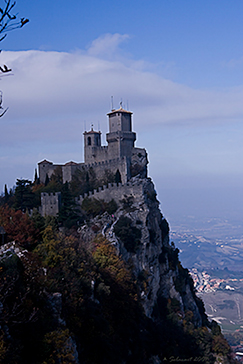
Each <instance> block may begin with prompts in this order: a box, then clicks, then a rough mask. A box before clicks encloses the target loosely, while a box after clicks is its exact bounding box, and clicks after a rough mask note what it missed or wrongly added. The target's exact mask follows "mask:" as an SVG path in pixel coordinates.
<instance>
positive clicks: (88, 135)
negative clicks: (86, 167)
mask: <svg viewBox="0 0 243 364" xmlns="http://www.w3.org/2000/svg"><path fill="white" fill-rule="evenodd" d="M100 136H101V132H100V131H94V130H93V128H91V130H90V131H88V132H87V131H85V132H84V160H85V163H92V162H94V161H95V160H96V159H97V156H98V155H99V152H100V149H101V137H100Z"/></svg>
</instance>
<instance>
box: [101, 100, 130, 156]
mask: <svg viewBox="0 0 243 364" xmlns="http://www.w3.org/2000/svg"><path fill="white" fill-rule="evenodd" d="M107 115H108V116H109V133H108V134H106V140H107V142H108V151H109V156H113V158H120V157H131V155H132V149H133V148H134V142H135V140H136V133H134V132H132V112H131V111H126V110H124V109H123V108H122V106H121V107H120V109H118V110H114V109H113V110H112V111H111V112H109V113H108V114H107Z"/></svg>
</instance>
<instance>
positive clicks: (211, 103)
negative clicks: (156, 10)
mask: <svg viewBox="0 0 243 364" xmlns="http://www.w3.org/2000/svg"><path fill="white" fill-rule="evenodd" d="M127 38H128V35H120V34H114V35H111V34H107V35H104V36H102V37H100V38H98V39H96V40H95V41H94V42H93V43H92V44H91V46H90V48H89V49H88V50H87V52H83V51H82V52H75V53H65V52H44V51H34V50H32V51H25V52H2V53H1V61H2V63H4V64H7V65H8V66H9V67H11V68H12V69H13V72H14V76H11V77H5V78H2V80H1V89H2V90H3V92H4V105H5V106H9V107H10V109H9V111H8V112H7V114H6V115H5V117H4V118H2V119H0V123H1V147H0V151H1V153H2V156H3V157H7V158H8V159H7V160H8V164H6V163H4V164H2V163H3V162H2V161H1V160H0V172H1V173H0V174H1V176H2V177H1V181H0V186H1V184H3V183H4V181H6V175H7V173H8V170H7V167H6V166H7V165H9V163H10V164H11V160H12V163H13V164H14V162H13V161H14V158H15V157H16V154H18V155H19V151H18V149H17V148H20V150H21V156H22V158H26V163H27V164H28V163H29V168H30V167H31V176H32V170H33V165H32V164H33V160H34V159H35V160H36V161H38V160H39V159H40V153H42V154H43V155H44V154H45V152H46V158H49V159H51V157H50V156H51V155H53V156H54V155H58V154H60V155H61V154H66V155H68V156H69V155H70V148H73V150H75V152H74V157H73V158H72V159H76V160H78V159H79V158H78V153H79V152H77V151H79V150H80V156H81V154H82V153H81V139H82V135H81V134H82V131H83V125H84V121H85V122H86V126H87V128H88V127H89V125H90V124H91V123H94V124H95V125H97V123H98V121H99V123H100V126H101V128H102V130H103V131H104V132H106V131H107V130H106V125H107V121H106V113H107V112H108V111H109V109H110V106H111V105H110V97H111V96H114V106H115V107H118V106H119V102H120V99H121V98H123V101H124V104H125V105H124V106H125V107H126V102H127V100H128V102H129V107H130V109H131V110H132V111H133V112H134V123H135V131H137V132H139V133H141V134H142V133H143V132H144V133H147V131H148V129H151V128H156V129H155V130H156V133H161V134H163V128H164V127H165V124H166V125H171V126H176V125H185V126H187V125H189V126H192V125H194V126H200V127H202V126H204V125H206V124H207V125H209V124H212V125H217V124H219V125H223V124H230V123H232V121H235V120H243V103H242V99H243V87H238V88H231V89H224V90H219V89H218V90H199V89H198V90H196V89H192V88H190V87H187V86H186V85H181V84H177V83H176V82H172V81H170V80H168V79H164V78H162V77H161V76H159V75H158V74H156V73H155V72H151V68H149V69H150V71H148V70H146V69H144V67H140V66H139V67H138V66H137V65H138V64H143V61H142V60H141V62H140V61H139V60H138V62H130V60H129V61H128V62H126V61H124V60H123V59H122V57H118V58H114V59H115V60H114V59H112V57H110V58H109V57H107V55H111V54H115V53H116V51H117V50H118V48H119V45H120V44H121V43H122V42H123V41H124V40H126V39H127ZM109 52H110V53H109ZM144 65H145V66H146V64H144ZM149 143H150V140H149V139H148V145H144V146H145V147H147V148H148V149H149ZM151 143H152V142H151ZM140 146H143V145H140ZM161 148H163V146H162V145H159V146H158V151H160V150H161V151H162V149H161ZM42 154H41V155H42ZM47 154H48V155H47ZM80 159H81V158H80ZM80 159H79V160H80ZM27 161H29V162H27ZM53 161H54V162H57V161H56V160H53ZM65 161H66V160H65ZM26 163H25V165H26ZM23 175H25V173H24V172H23Z"/></svg>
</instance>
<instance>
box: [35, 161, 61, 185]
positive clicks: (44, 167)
mask: <svg viewBox="0 0 243 364" xmlns="http://www.w3.org/2000/svg"><path fill="white" fill-rule="evenodd" d="M57 166H58V165H56V164H53V163H44V164H43V163H42V164H39V165H38V171H39V178H40V183H45V181H46V175H48V177H49V178H51V176H52V174H53V172H54V170H55V168H56V167H57Z"/></svg>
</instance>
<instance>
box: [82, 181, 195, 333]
mask: <svg viewBox="0 0 243 364" xmlns="http://www.w3.org/2000/svg"><path fill="white" fill-rule="evenodd" d="M97 197H98V195H97V194H96V198H97ZM109 197H110V198H114V200H115V201H116V203H117V204H118V209H117V211H116V212H115V213H114V215H113V216H112V217H111V216H110V215H108V214H107V213H105V214H104V215H102V216H99V217H96V218H95V219H93V220H92V222H90V224H89V225H90V226H92V227H93V230H92V229H91V228H90V227H88V225H85V226H83V227H82V228H80V234H82V237H83V238H85V239H86V240H87V241H88V240H90V239H91V238H92V235H95V233H94V230H95V229H94V226H96V233H97V232H100V231H102V233H103V235H105V236H106V238H107V239H108V240H109V241H110V242H111V244H113V245H114V246H116V248H117V253H118V254H121V255H122V257H123V259H124V260H125V261H127V262H132V265H133V273H134V275H135V277H136V280H137V282H138V285H139V288H140V297H141V302H142V305H143V307H144V311H145V313H146V315H147V316H148V317H153V315H154V310H155V307H156V305H157V303H158V300H159V299H160V298H163V299H165V300H167V301H169V300H170V301H171V300H173V302H174V303H176V304H177V305H178V306H179V307H180V310H179V314H180V317H181V318H183V317H184V315H185V312H187V311H191V312H192V313H193V318H192V320H193V323H194V325H195V326H196V327H197V326H201V324H202V317H201V315H200V312H199V308H198V305H197V300H196V297H195V293H194V290H193V285H192V281H191V280H190V277H189V275H188V272H187V271H186V270H185V269H184V268H182V267H181V265H180V262H179V260H178V250H177V249H176V248H175V246H174V245H173V243H172V244H170V241H169V226H168V223H167V221H166V219H165V218H164V217H163V215H162V213H161V212H160V209H159V202H158V200H157V198H156V191H155V189H154V185H153V183H152V181H151V179H150V178H139V177H134V178H132V179H131V180H130V181H129V188H128V186H127V185H126V186H124V187H123V186H120V188H119V193H118V192H117V189H114V195H112V189H111V190H110V196H109ZM124 229H125V230H124Z"/></svg>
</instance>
